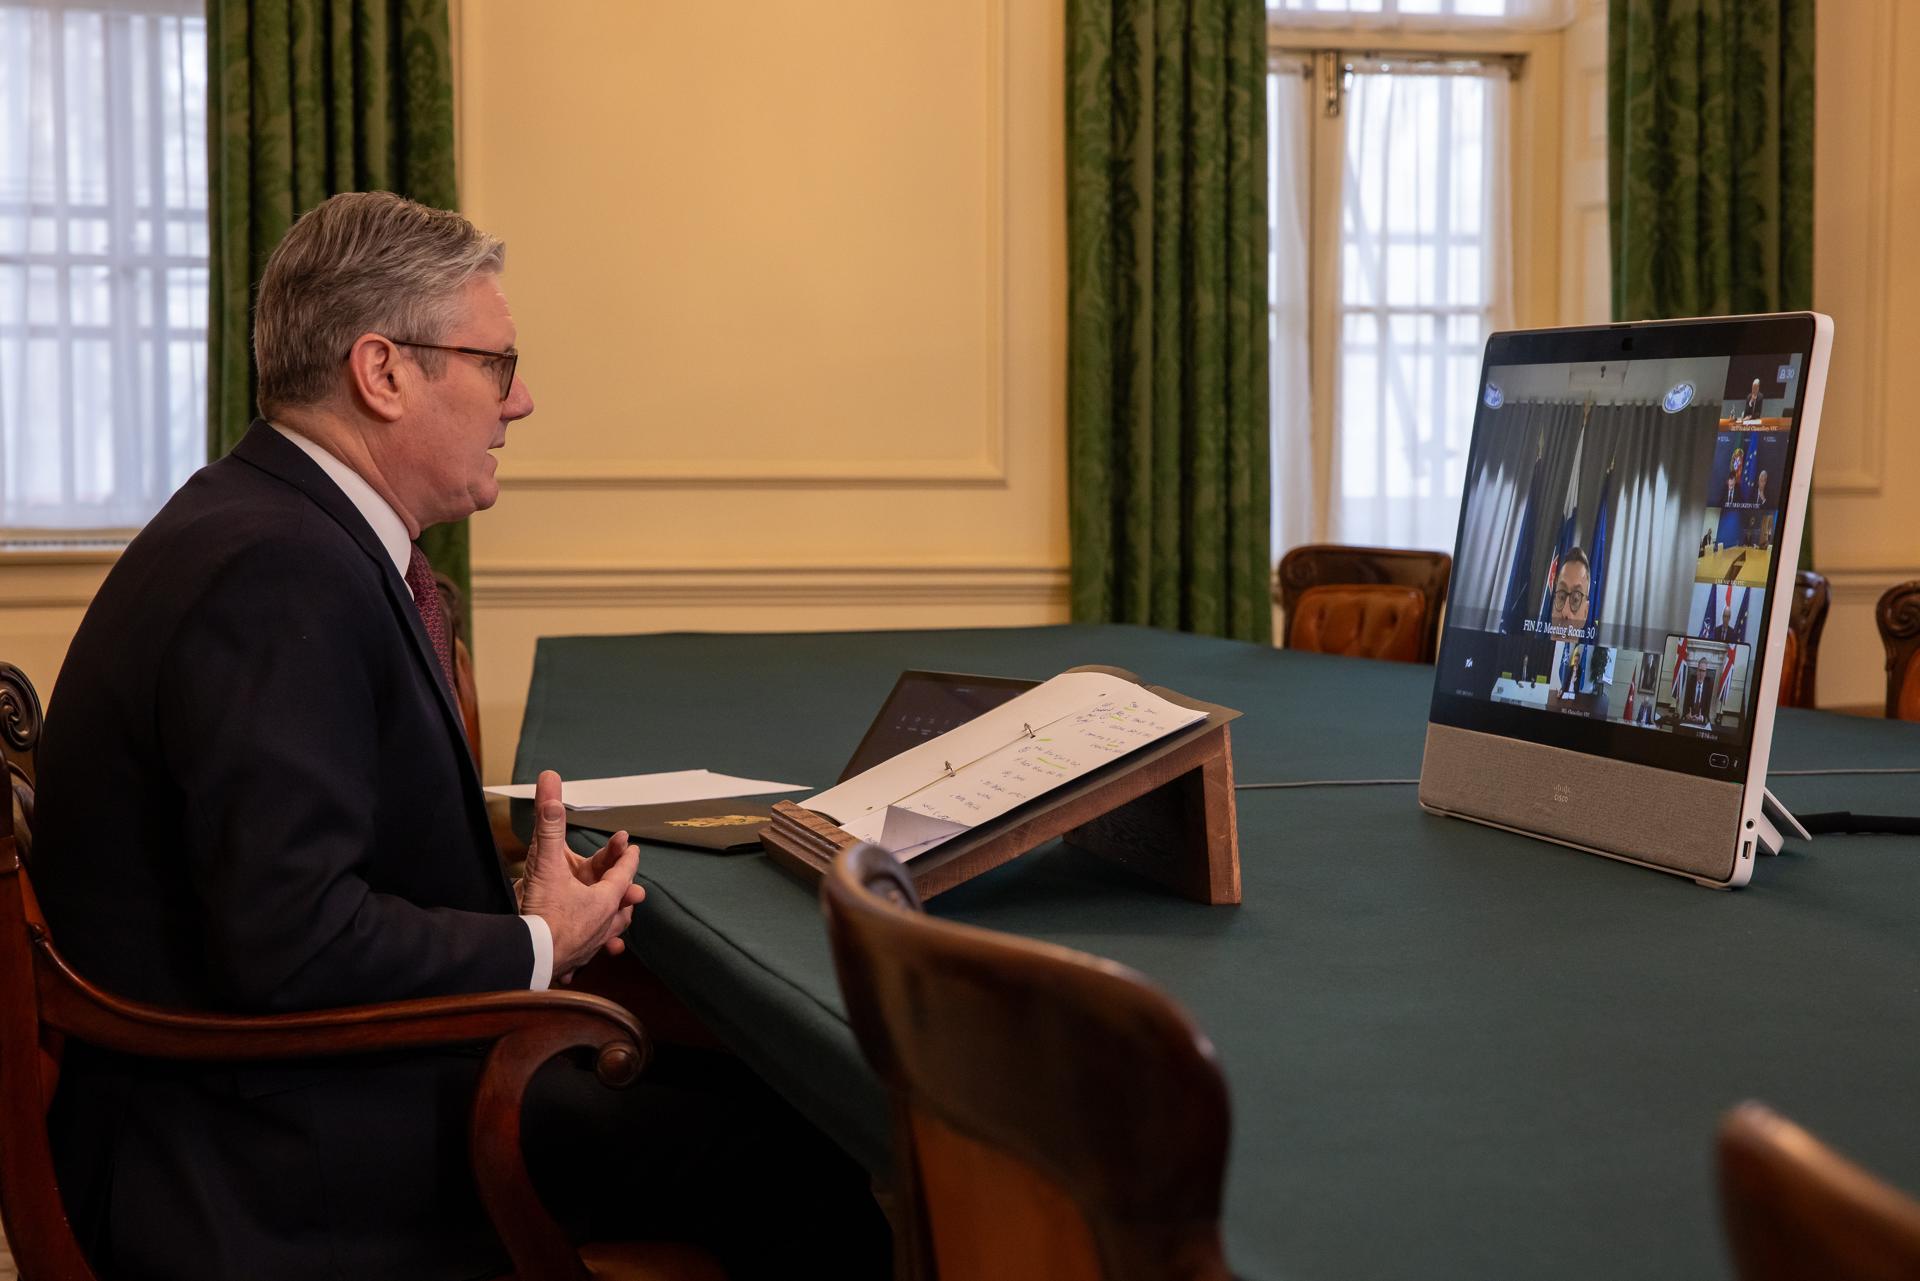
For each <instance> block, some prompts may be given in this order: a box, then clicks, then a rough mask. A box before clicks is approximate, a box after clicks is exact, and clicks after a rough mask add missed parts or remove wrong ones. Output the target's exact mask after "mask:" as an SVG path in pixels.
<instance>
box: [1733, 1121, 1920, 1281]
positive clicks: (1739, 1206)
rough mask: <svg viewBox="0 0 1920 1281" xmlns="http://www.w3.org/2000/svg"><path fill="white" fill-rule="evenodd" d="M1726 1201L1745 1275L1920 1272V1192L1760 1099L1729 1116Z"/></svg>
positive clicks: (1854, 1278)
mask: <svg viewBox="0 0 1920 1281" xmlns="http://www.w3.org/2000/svg"><path fill="white" fill-rule="evenodd" d="M1719 1156H1720V1209H1721V1217H1722V1219H1723V1220H1724V1221H1725V1223H1726V1229H1727V1242H1728V1244H1729V1245H1730V1246H1731V1247H1732V1251H1733V1260H1734V1269H1735V1272H1736V1274H1737V1275H1738V1276H1739V1277H1740V1281H1894V1278H1897V1277H1904V1278H1911V1277H1920V1201H1915V1200H1913V1199H1912V1198H1911V1197H1908V1196H1906V1195H1905V1194H1903V1193H1901V1192H1898V1191H1896V1190H1895V1189H1894V1188H1892V1187H1890V1186H1888V1185H1887V1184H1885V1183H1883V1182H1881V1181H1880V1180H1879V1179H1877V1178H1875V1177H1874V1176H1873V1175H1871V1174H1869V1173H1867V1172H1866V1171H1865V1170H1863V1169H1861V1168H1860V1167H1859V1166H1857V1165H1855V1164H1853V1163H1852V1162H1851V1161H1848V1160H1847V1159H1846V1158H1845V1157H1842V1156H1841V1155H1840V1154H1839V1153H1837V1152H1835V1151H1834V1150H1833V1149H1831V1148H1829V1147H1827V1146H1826V1145H1825V1144H1823V1143H1821V1142H1820V1140H1818V1139H1816V1138H1814V1137H1813V1136H1812V1135H1811V1134H1808V1133H1807V1132H1806V1131H1805V1130H1803V1129H1801V1128H1800V1127H1799V1126H1797V1125H1795V1124H1794V1123H1793V1122H1791V1121H1788V1120H1786V1119H1785V1118H1784V1117H1780V1116H1777V1115H1775V1114H1774V1113H1773V1112H1771V1111H1769V1110H1768V1109H1767V1108H1765V1107H1762V1106H1761V1105H1760V1104H1758V1103H1743V1104H1741V1105H1740V1106H1739V1107H1737V1108H1735V1109H1734V1110H1733V1111H1731V1112H1729V1113H1727V1115H1726V1117H1725V1118H1724V1119H1723V1120H1722V1121H1721V1123H1720V1138H1719Z"/></svg>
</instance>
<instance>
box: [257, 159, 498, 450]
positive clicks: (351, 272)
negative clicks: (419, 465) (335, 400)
mask: <svg viewBox="0 0 1920 1281" xmlns="http://www.w3.org/2000/svg"><path fill="white" fill-rule="evenodd" d="M505 265H506V246H505V245H504V244H503V243H501V241H499V240H498V239H496V238H495V237H493V236H489V235H488V234H487V233H486V232H484V231H481V230H480V229H479V228H478V227H475V226H474V225H473V224H472V223H470V222H468V221H467V220H466V219H465V218H462V217H461V216H460V215H459V214H457V213H452V212H449V211H448V210H445V209H430V208H428V207H427V206H426V205H422V204H418V203H416V202H414V201H411V200H407V199H405V198H403V197H401V196H396V195H394V194H393V193H392V192H390V191H350V192H345V193H343V194H341V195H338V196H334V197H332V198H330V199H328V200H325V201H322V202H321V203H320V204H318V205H316V206H315V207H314V208H312V209H310V210H308V211H307V212H306V213H305V214H304V215H302V216H301V218H300V220H299V221H298V222H296V223H294V224H293V227H292V229H291V230H289V231H288V232H287V234H286V236H285V237H283V238H282V239H281V241H280V243H279V244H278V245H277V246H275V248H274V251H273V254H272V255H271V256H270V257H269V258H268V259H267V269H266V271H265V273H264V274H262V276H261V277H260V296H259V300H258V302H257V303H256V304H255V305H254V311H253V358H254V363H255V364H256V365H257V366H258V367H259V370H260V393H259V399H260V412H261V414H262V415H264V416H267V417H271V416H272V415H273V414H274V413H276V412H278V411H280V410H283V409H287V408H290V407H293V406H298V405H314V404H319V403H321V402H324V401H327V400H330V399H331V398H332V397H333V394H334V392H335V390H336V388H338V387H339V385H340V383H339V377H340V366H341V362H342V361H344V360H345V359H346V357H347V350H348V348H349V347H351V346H352V345H353V341H354V339H356V338H358V337H359V336H360V335H361V334H364V333H368V332H373V333H377V334H384V335H385V336H387V337H388V338H393V339H402V338H404V339H407V340H409V341H412V342H439V341H440V340H441V338H442V337H444V336H445V335H446V333H447V331H448V330H449V329H451V328H452V327H453V326H454V324H455V323H456V322H457V320H458V318H459V309H460V301H461V298H460V295H461V293H462V292H463V291H464V290H465V288H466V285H467V282H469V281H470V280H472V279H473V278H474V277H475V276H478V275H480V274H482V273H487V272H497V271H499V270H500V269H501V268H502V267H504V266H505ZM408 354H409V355H411V356H412V357H413V358H414V359H415V360H416V361H418V362H419V364H420V367H421V368H422V369H423V370H425V371H426V374H427V376H428V377H430V378H437V377H439V376H440V374H441V372H442V370H443V369H444V368H445V361H446V354H445V353H444V352H438V351H429V350H422V349H420V348H417V347H416V348H410V349H409V353H408Z"/></svg>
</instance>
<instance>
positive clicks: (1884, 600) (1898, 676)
mask: <svg viewBox="0 0 1920 1281" xmlns="http://www.w3.org/2000/svg"><path fill="white" fill-rule="evenodd" d="M1873 621H1874V622H1875V623H1876V624H1878V625H1879V628H1880V643H1881V644H1882V645H1884V646H1886V650H1887V715H1888V716H1890V717H1892V718H1894V719H1895V720H1902V721H1920V581H1915V582H1911V583H1902V584H1900V585H1899V586H1898V587H1890V588H1888V589H1887V591H1886V594H1885V595H1883V596H1882V597H1881V598H1880V603H1879V604H1877V605H1875V606H1874V609H1873Z"/></svg>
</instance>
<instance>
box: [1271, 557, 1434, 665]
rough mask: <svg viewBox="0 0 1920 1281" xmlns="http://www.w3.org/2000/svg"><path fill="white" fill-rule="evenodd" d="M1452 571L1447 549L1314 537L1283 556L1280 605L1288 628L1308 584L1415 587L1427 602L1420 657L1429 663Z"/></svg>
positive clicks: (1280, 570) (1279, 582) (1312, 585)
mask: <svg viewBox="0 0 1920 1281" xmlns="http://www.w3.org/2000/svg"><path fill="white" fill-rule="evenodd" d="M1452 577H1453V557H1451V556H1449V555H1447V554H1446V553H1445V552H1417V551H1408V550H1406V549H1404V548H1398V547H1343V546H1340V545H1339V544H1335V543H1313V544H1309V545H1307V546H1305V547H1296V548H1294V549H1293V550H1292V551H1290V552H1288V553H1287V554H1286V555H1285V556H1282V557H1281V558H1280V569H1279V572H1278V574H1277V575H1276V579H1277V582H1276V584H1275V586H1276V588H1277V590H1278V592H1279V597H1280V608H1281V609H1283V610H1285V611H1286V615H1287V629H1288V631H1292V629H1293V619H1294V617H1295V611H1296V610H1297V608H1298V606H1299V602H1300V597H1301V594H1302V593H1304V592H1306V591H1307V590H1308V589H1309V588H1313V587H1322V586H1329V585H1352V584H1357V583H1390V584H1394V585H1396V586H1399V587H1411V588H1414V589H1415V590H1417V591H1419V592H1420V594H1421V595H1422V596H1424V597H1425V598H1426V603H1427V613H1426V622H1425V629H1426V630H1425V633H1424V634H1423V635H1422V637H1421V642H1420V657H1419V661H1420V662H1422V663H1431V662H1432V661H1433V660H1434V656H1435V655H1437V654H1438V653H1439V652H1440V616H1441V610H1442V608H1443V607H1444V606H1445V604H1446V601H1447V583H1448V581H1449V580H1450V579H1451V578H1452Z"/></svg>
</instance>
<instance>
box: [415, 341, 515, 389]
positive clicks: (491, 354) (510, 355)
mask: <svg viewBox="0 0 1920 1281" xmlns="http://www.w3.org/2000/svg"><path fill="white" fill-rule="evenodd" d="M387 341H388V342H390V343H397V344H399V345H400V346H402V347H425V348H426V349H427V350H429V351H457V352H459V353H460V354H461V355H462V356H474V357H478V358H479V359H481V360H484V361H486V362H487V363H488V364H489V365H491V366H492V367H493V368H494V369H495V370H497V371H498V374H497V375H496V376H497V377H498V378H499V379H500V399H502V400H505V399H506V398H507V397H508V396H510V395H512V394H513V371H514V370H515V369H516V368H517V367H518V366H519V364H520V353H519V352H518V351H488V350H486V349H485V348H483V347H449V346H447V345H446V344H445V343H438V342H415V341H414V340H413V339H411V338H389V339H387Z"/></svg>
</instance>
